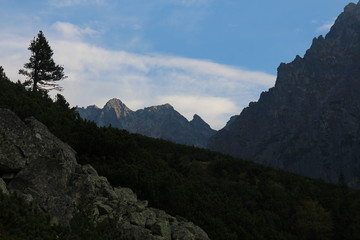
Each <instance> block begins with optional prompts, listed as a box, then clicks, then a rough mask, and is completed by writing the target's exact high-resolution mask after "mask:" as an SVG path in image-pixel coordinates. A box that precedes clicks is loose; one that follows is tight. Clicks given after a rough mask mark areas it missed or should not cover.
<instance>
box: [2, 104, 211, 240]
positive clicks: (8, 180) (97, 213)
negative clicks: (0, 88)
mask: <svg viewBox="0 0 360 240" xmlns="http://www.w3.org/2000/svg"><path fill="white" fill-rule="evenodd" d="M0 138H1V141H0V174H1V175H0V176H1V178H0V191H1V192H3V193H5V194H9V192H15V193H17V194H18V195H20V196H23V197H24V198H25V199H27V200H28V201H30V202H32V203H33V204H34V205H35V206H37V207H38V208H39V209H41V210H42V211H43V212H45V213H47V214H49V216H50V217H51V221H52V223H53V224H67V223H68V222H69V220H70V219H71V218H72V216H73V213H74V211H75V209H76V208H77V207H78V206H79V205H81V206H82V207H85V208H86V209H90V210H89V211H90V212H89V214H91V215H92V216H93V217H94V219H95V221H97V222H101V221H103V220H105V219H107V218H109V217H110V218H112V219H115V220H116V222H117V228H118V231H119V232H120V233H121V235H122V236H123V237H124V239H135V240H142V239H154V240H160V239H162V240H171V239H173V240H175V239H179V240H180V239H184V240H195V239H197V240H198V239H200V240H208V239H209V238H208V236H207V234H206V233H205V232H204V231H203V230H202V229H201V228H199V227H197V226H195V225H194V224H193V223H190V222H186V221H183V220H179V219H177V218H175V217H172V216H170V215H168V214H167V213H165V212H164V211H161V210H158V209H154V208H150V207H148V203H147V201H141V200H138V199H137V196H136V194H135V193H133V191H132V190H131V189H128V188H121V187H117V188H113V187H112V186H111V185H110V184H109V182H108V181H107V179H106V178H105V177H101V176H99V175H98V174H97V172H96V170H95V169H94V168H93V167H91V166H90V165H79V164H78V163H77V162H76V157H75V151H74V150H73V149H72V148H71V147H70V146H69V145H67V144H66V143H63V142H62V141H60V140H59V139H58V138H56V137H55V136H54V135H53V134H51V133H50V132H49V131H48V129H47V128H46V126H44V125H43V124H42V123H40V122H38V121H37V120H36V119H34V118H28V119H26V120H25V122H22V121H21V120H20V119H19V118H18V117H17V116H16V115H15V114H14V113H12V112H11V111H9V110H6V109H0Z"/></svg>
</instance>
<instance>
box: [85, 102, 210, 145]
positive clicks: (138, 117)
mask: <svg viewBox="0 0 360 240" xmlns="http://www.w3.org/2000/svg"><path fill="white" fill-rule="evenodd" d="M78 112H79V114H80V116H81V117H82V118H84V119H87V120H90V121H94V122H96V123H97V124H98V125H99V126H109V125H111V126H113V127H116V128H120V129H125V130H127V131H129V132H132V133H139V134H142V135H145V136H148V137H153V138H161V139H165V140H170V141H173V142H176V143H181V144H186V145H190V146H197V147H205V146H206V145H207V142H208V139H209V138H210V136H212V135H214V133H215V132H216V131H215V130H213V129H211V128H210V126H209V125H208V124H207V123H206V122H204V120H202V119H201V118H200V117H199V116H198V115H195V116H194V119H193V120H192V121H190V122H189V121H188V120H187V119H186V118H185V117H183V116H182V115H181V114H180V113H178V112H177V111H176V110H175V109H174V108H173V107H172V106H171V105H169V104H165V105H160V106H153V107H148V108H144V109H141V110H137V111H132V110H130V109H129V108H128V107H126V105H125V104H124V103H122V102H121V101H120V100H118V99H111V100H110V101H108V102H107V103H106V104H105V106H104V108H102V109H99V108H97V107H95V106H89V107H87V108H78Z"/></svg>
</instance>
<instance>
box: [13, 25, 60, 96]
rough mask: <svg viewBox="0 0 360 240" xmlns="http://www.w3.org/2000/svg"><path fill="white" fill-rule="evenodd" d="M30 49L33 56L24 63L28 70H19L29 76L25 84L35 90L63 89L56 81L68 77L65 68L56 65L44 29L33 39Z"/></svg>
mask: <svg viewBox="0 0 360 240" xmlns="http://www.w3.org/2000/svg"><path fill="white" fill-rule="evenodd" d="M28 49H29V50H30V51H31V57H30V59H29V62H28V63H25V64H24V68H25V69H28V70H25V69H20V70H19V74H22V75H25V76H26V77H27V80H26V81H25V83H24V85H25V86H31V88H32V91H34V92H35V91H37V90H42V91H49V90H53V89H56V90H61V88H60V87H59V85H58V84H57V83H56V82H57V81H60V80H62V79H64V78H66V76H65V75H64V68H63V67H62V66H59V65H56V64H55V62H54V60H53V59H52V55H53V51H52V50H51V47H50V45H49V43H48V41H47V40H46V38H45V36H44V34H43V32H42V31H39V33H38V35H37V38H34V40H33V41H31V43H30V46H29V48H28Z"/></svg>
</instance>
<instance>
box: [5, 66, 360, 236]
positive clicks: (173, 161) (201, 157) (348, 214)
mask: <svg viewBox="0 0 360 240" xmlns="http://www.w3.org/2000/svg"><path fill="white" fill-rule="evenodd" d="M0 76H1V77H0V78H1V79H0V89H1V91H0V108H7V109H10V110H12V111H13V112H15V113H16V114H17V115H18V116H20V117H21V118H22V119H25V118H27V117H29V116H34V117H35V118H36V119H38V120H39V121H41V122H42V123H44V124H45V125H46V126H47V127H48V128H49V130H50V131H51V132H52V133H53V134H55V135H56V136H57V137H59V138H60V139H61V140H62V141H64V142H66V143H68V144H69V145H70V146H71V147H72V148H73V149H74V150H75V151H76V152H77V156H76V157H77V159H78V161H79V162H80V163H81V164H92V165H93V166H94V168H95V169H96V170H97V171H98V172H99V174H100V175H103V176H106V177H107V178H108V180H109V182H110V183H111V184H112V186H114V187H117V186H121V187H130V188H131V189H133V190H134V192H135V193H136V194H137V195H138V197H139V198H140V199H146V200H148V201H149V205H150V206H151V207H158V208H161V209H164V210H166V211H167V212H169V213H170V214H172V215H174V216H182V217H183V218H185V219H187V220H189V221H192V222H194V223H196V224H197V225H199V226H200V227H202V228H203V229H204V230H205V231H206V232H207V233H208V234H209V237H210V239H213V240H221V239H223V240H225V239H226V240H229V239H230V240H231V239H234V240H235V239H254V240H255V239H256V240H258V239H309V240H310V239H339V240H340V239H342V240H343V239H359V237H360V229H359V228H358V226H359V224H360V211H359V210H360V200H359V199H360V192H359V191H356V190H351V189H349V188H347V187H346V186H345V185H344V184H343V185H342V186H336V185H331V184H326V183H324V182H322V181H318V180H312V179H308V178H305V177H300V176H297V175H294V174H290V173H286V172H283V171H280V170H275V169H271V168H268V167H264V166H261V165H258V164H255V163H252V162H249V161H246V160H241V159H235V158H232V157H229V156H226V155H221V154H219V153H215V152H211V151H207V150H202V149H197V148H193V147H187V146H184V145H177V144H173V143H171V142H168V141H164V140H156V139H151V138H147V137H144V136H140V135H136V134H129V133H128V132H126V131H123V130H119V129H115V128H111V127H106V128H105V127H101V128H99V127H97V126H96V125H95V124H94V123H91V122H88V121H84V120H82V119H81V118H80V117H79V116H78V115H77V114H76V112H75V109H69V106H68V103H67V102H66V101H65V99H64V98H63V97H62V96H61V95H58V96H57V99H56V100H55V101H53V100H51V99H50V98H49V97H48V96H47V95H46V94H44V93H41V92H29V91H26V90H25V89H24V88H23V86H21V85H20V84H15V83H12V82H10V81H9V80H8V79H6V77H5V76H4V74H3V72H1V74H0ZM2 206H4V209H7V207H11V208H14V211H15V210H16V209H18V208H19V206H20V205H17V204H16V202H12V201H4V204H3V205H2ZM2 213H3V211H1V213H0V223H1V224H0V230H1V231H0V232H3V231H5V232H6V233H9V232H14V231H18V232H20V233H22V231H23V230H24V228H25V227H26V226H29V225H25V226H22V225H20V226H19V225H16V222H17V221H15V223H13V224H10V225H9V224H8V225H7V224H6V223H7V222H8V220H7V217H6V216H7V215H1V214H2ZM10 215H11V213H10ZM16 216H18V215H16ZM19 219H23V218H22V217H21V216H20V217H19ZM28 224H30V225H31V222H30V223H28ZM81 226H83V225H81ZM82 228H83V227H80V231H81V230H84V231H85V228H83V229H82ZM14 229H15V230H14ZM37 229H39V228H37ZM38 231H43V230H41V229H39V230H38ZM44 231H45V230H44ZM33 234H35V233H33ZM97 234H99V231H98V232H97ZM29 236H31V235H30V233H29ZM82 236H84V235H82ZM85 236H86V232H85ZM40 239H41V238H40ZM42 239H45V237H44V238H42ZM80 239H81V238H80ZM83 239H84V238H83Z"/></svg>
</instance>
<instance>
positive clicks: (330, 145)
mask: <svg viewBox="0 0 360 240" xmlns="http://www.w3.org/2000/svg"><path fill="white" fill-rule="evenodd" d="M359 66H360V4H359V3H358V4H354V3H350V4H349V5H347V6H346V7H345V8H344V11H343V13H341V14H340V15H339V17H338V18H337V20H336V21H335V24H334V25H333V26H332V28H331V30H330V32H329V33H328V34H327V35H326V37H325V38H324V37H323V36H319V37H318V38H315V39H314V40H313V42H312V45H311V47H310V49H309V50H307V51H306V54H305V55H304V57H303V58H301V57H300V56H296V58H295V59H294V61H293V62H291V63H288V64H284V63H281V64H280V66H279V68H278V75H277V80H276V84H275V86H274V87H273V88H271V89H269V91H267V92H263V93H262V94H261V96H260V98H259V100H258V102H252V103H250V104H249V106H248V107H247V108H245V109H244V110H243V111H242V112H241V114H240V115H239V116H236V117H235V118H233V119H232V120H231V121H230V122H229V123H228V125H227V127H226V128H224V129H222V130H220V131H219V132H218V133H217V134H215V135H214V136H213V137H212V138H211V139H210V140H209V148H210V149H212V150H216V151H220V152H223V153H227V154H231V155H232V156H236V157H241V158H246V159H251V160H253V161H255V162H259V163H263V164H266V165H270V166H273V167H277V168H281V169H285V170H288V171H292V172H295V173H299V174H302V175H305V176H309V177H313V178H322V179H324V180H326V181H329V182H338V179H339V176H340V175H343V176H345V178H346V181H347V182H348V183H350V184H352V185H355V184H356V183H357V182H358V181H359V176H360V147H359V146H360V124H359V122H360V67H359Z"/></svg>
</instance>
